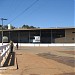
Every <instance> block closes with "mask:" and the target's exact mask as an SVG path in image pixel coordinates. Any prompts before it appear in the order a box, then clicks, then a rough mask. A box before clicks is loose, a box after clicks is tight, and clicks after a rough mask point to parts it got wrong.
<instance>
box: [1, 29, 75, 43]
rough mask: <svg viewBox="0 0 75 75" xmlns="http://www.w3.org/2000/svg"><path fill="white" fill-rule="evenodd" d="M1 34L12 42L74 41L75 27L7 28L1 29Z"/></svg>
mask: <svg viewBox="0 0 75 75" xmlns="http://www.w3.org/2000/svg"><path fill="white" fill-rule="evenodd" d="M3 36H5V37H7V38H8V41H7V42H10V40H12V41H13V42H14V43H16V42H18V43H75V28H47V29H8V30H3ZM1 42H2V30H0V43H1Z"/></svg>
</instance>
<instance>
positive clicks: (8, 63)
mask: <svg viewBox="0 0 75 75" xmlns="http://www.w3.org/2000/svg"><path fill="white" fill-rule="evenodd" d="M14 62H15V52H12V53H9V55H8V57H7V59H6V61H5V63H4V65H3V67H8V66H14Z"/></svg>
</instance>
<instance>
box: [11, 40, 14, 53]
mask: <svg viewBox="0 0 75 75" xmlns="http://www.w3.org/2000/svg"><path fill="white" fill-rule="evenodd" d="M13 46H14V45H13V41H10V50H11V51H10V52H11V53H12V52H13Z"/></svg>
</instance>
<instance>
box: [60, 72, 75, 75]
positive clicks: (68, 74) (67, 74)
mask: <svg viewBox="0 0 75 75" xmlns="http://www.w3.org/2000/svg"><path fill="white" fill-rule="evenodd" d="M59 75H75V72H72V73H63V74H59Z"/></svg>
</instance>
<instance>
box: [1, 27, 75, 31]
mask: <svg viewBox="0 0 75 75" xmlns="http://www.w3.org/2000/svg"><path fill="white" fill-rule="evenodd" d="M49 29H52V30H55V29H58V30H59V29H75V27H72V28H60V27H56V28H53V27H52V28H31V29H27V28H15V29H6V30H3V31H18V30H49ZM0 31H2V30H0Z"/></svg>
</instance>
